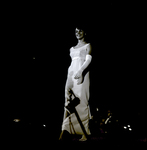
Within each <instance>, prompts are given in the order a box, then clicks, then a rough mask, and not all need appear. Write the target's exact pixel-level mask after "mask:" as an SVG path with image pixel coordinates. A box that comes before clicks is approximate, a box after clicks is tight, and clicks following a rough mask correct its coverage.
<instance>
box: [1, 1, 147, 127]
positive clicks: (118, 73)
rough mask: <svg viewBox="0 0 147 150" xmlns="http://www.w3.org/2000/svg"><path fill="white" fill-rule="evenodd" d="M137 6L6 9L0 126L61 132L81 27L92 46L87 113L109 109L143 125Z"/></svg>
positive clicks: (141, 18) (35, 5) (20, 6)
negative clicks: (35, 125) (17, 123)
mask: <svg viewBox="0 0 147 150" xmlns="http://www.w3.org/2000/svg"><path fill="white" fill-rule="evenodd" d="M142 6H143V4H142V5H138V4H137V3H135V2H134V3H125V2H124V3H121V2H113V1H110V2H96V3H92V2H91V3H86V2H81V3H80V2H66V3H63V2H57V3H56V2H51V3H37V2H35V3H20V4H18V3H17V4H14V3H13V4H10V3H9V4H6V5H5V8H6V9H4V10H3V19H4V21H3V23H2V24H3V25H4V27H3V28H2V29H3V31H4V35H3V41H2V42H3V44H4V47H3V50H2V51H3V52H4V53H3V55H1V57H2V68H3V69H4V71H3V75H4V78H3V80H2V82H3V83H4V84H2V86H3V88H2V89H3V90H2V94H4V97H3V98H2V101H3V102H4V106H5V109H4V111H3V114H4V116H6V117H5V118H6V120H13V119H14V118H21V119H23V120H25V121H28V122H45V123H48V124H51V126H52V128H53V129H55V130H60V128H61V123H62V118H63V112H64V86H65V82H66V76H67V69H68V66H69V65H70V57H69V49H70V47H71V46H74V45H76V42H77V41H76V38H75V35H74V29H75V26H76V25H77V24H79V22H82V23H83V24H85V26H86V27H87V28H88V31H89V32H88V33H89V41H90V42H91V44H92V46H93V52H92V55H93V60H92V64H91V103H90V105H91V110H92V112H93V113H94V111H95V109H96V108H99V110H100V111H102V112H105V111H107V110H108V109H110V110H111V111H113V112H114V113H115V114H116V115H117V116H118V117H119V118H121V119H123V120H129V121H130V120H133V121H134V118H136V116H137V115H138V113H141V115H142V118H144V116H145V114H146V106H145V101H146V93H145V92H146V90H145V88H146V81H145V80H146V79H145V47H144V44H143V43H144V28H145V20H144V9H143V8H142ZM33 58H35V59H33ZM143 120H144V119H142V121H143Z"/></svg>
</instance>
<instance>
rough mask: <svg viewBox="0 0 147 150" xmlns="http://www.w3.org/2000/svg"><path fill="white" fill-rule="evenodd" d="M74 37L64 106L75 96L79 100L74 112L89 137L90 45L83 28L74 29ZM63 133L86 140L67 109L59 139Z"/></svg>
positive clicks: (73, 116)
mask: <svg viewBox="0 0 147 150" xmlns="http://www.w3.org/2000/svg"><path fill="white" fill-rule="evenodd" d="M75 35H76V38H77V40H78V43H77V45H76V46H75V47H71V48H70V57H71V64H70V66H69V68H68V74H67V80H66V85H65V106H66V105H68V103H69V100H71V99H72V100H73V99H74V97H75V96H76V97H77V98H79V99H80V104H79V105H77V106H76V111H77V113H78V115H79V117H80V119H81V122H82V124H83V126H84V128H85V131H86V133H87V135H90V130H89V119H91V113H90V109H89V104H88V101H89V97H90V93H89V92H90V91H89V87H90V76H89V69H88V66H89V65H90V63H91V60H92V56H91V50H92V47H91V44H90V43H87V42H86V41H85V37H86V31H85V30H84V28H81V27H77V28H76V29H75ZM64 133H67V134H68V133H69V134H78V135H82V138H81V139H80V141H85V140H87V138H86V136H85V134H84V133H83V131H82V129H81V126H80V124H79V122H78V120H77V117H76V115H75V113H70V112H69V111H68V110H67V109H65V112H64V119H63V123H62V133H61V136H60V139H62V138H63V135H64Z"/></svg>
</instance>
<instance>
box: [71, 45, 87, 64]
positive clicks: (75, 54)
mask: <svg viewBox="0 0 147 150" xmlns="http://www.w3.org/2000/svg"><path fill="white" fill-rule="evenodd" d="M87 45H88V44H85V45H84V46H82V47H79V48H73V47H72V48H71V50H70V57H71V59H72V61H73V60H75V59H83V60H85V57H86V54H87V52H86V46H87Z"/></svg>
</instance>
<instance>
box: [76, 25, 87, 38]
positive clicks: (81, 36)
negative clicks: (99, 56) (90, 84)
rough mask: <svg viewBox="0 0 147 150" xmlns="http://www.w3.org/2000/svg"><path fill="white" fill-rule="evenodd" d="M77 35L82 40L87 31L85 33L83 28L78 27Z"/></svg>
mask: <svg viewBox="0 0 147 150" xmlns="http://www.w3.org/2000/svg"><path fill="white" fill-rule="evenodd" d="M75 35H76V38H77V39H78V40H80V39H82V38H84V36H85V33H84V31H83V30H81V29H77V28H76V30H75Z"/></svg>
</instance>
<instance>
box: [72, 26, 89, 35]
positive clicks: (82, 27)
mask: <svg viewBox="0 0 147 150" xmlns="http://www.w3.org/2000/svg"><path fill="white" fill-rule="evenodd" d="M76 28H77V29H79V30H83V31H84V33H86V34H87V27H86V26H85V25H82V24H79V25H77V26H75V29H76Z"/></svg>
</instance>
